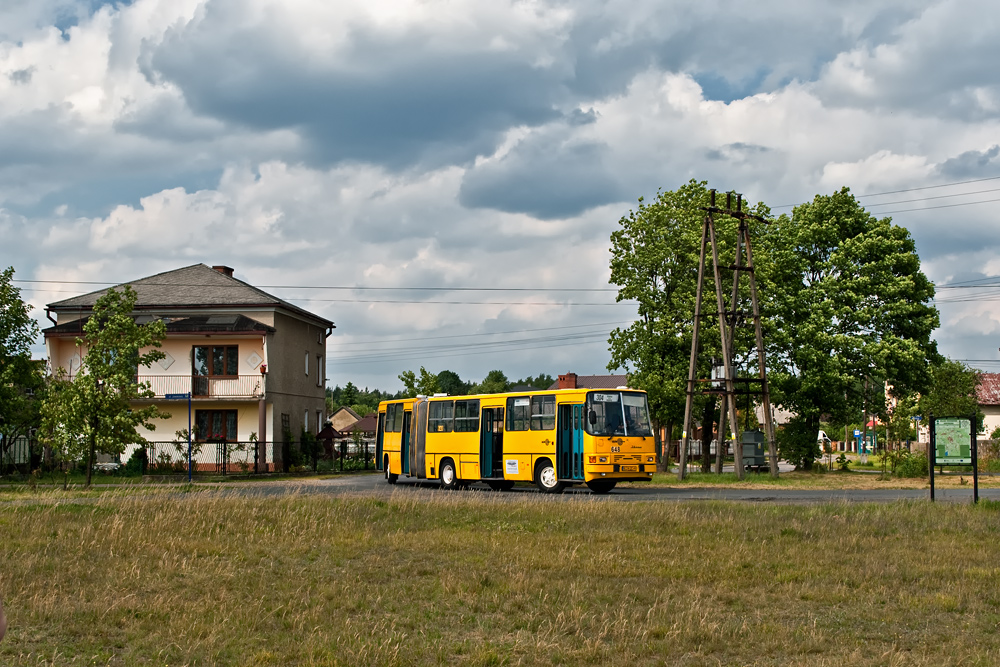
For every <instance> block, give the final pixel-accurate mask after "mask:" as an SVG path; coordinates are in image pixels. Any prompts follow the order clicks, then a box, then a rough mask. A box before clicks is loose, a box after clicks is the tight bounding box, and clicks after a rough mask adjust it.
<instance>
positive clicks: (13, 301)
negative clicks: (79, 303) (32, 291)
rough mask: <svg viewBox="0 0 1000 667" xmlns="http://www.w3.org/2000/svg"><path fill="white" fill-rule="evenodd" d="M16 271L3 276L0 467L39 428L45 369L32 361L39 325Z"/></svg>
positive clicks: (0, 302) (0, 290)
mask: <svg viewBox="0 0 1000 667" xmlns="http://www.w3.org/2000/svg"><path fill="white" fill-rule="evenodd" d="M13 280H14V268H13V267H9V268H7V269H5V270H4V271H3V272H0V467H2V466H3V464H4V461H6V460H9V457H8V454H9V452H10V448H11V447H12V446H13V444H14V442H16V441H17V440H18V438H20V437H21V436H25V435H27V434H28V433H29V431H30V429H32V428H33V427H35V426H37V425H38V414H39V413H38V411H39V402H40V398H41V391H42V388H43V386H44V376H43V373H42V370H43V367H42V365H41V364H39V363H37V362H34V361H32V360H31V344H32V342H34V340H35V338H36V337H37V336H38V324H37V323H36V322H35V321H34V320H33V319H31V315H30V311H31V306H30V305H28V304H26V303H25V302H24V301H22V300H21V290H20V289H18V288H17V287H14V285H13Z"/></svg>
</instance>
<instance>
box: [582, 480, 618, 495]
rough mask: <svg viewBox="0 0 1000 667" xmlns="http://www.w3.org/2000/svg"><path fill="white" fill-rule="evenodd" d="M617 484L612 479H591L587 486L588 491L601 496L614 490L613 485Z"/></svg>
mask: <svg viewBox="0 0 1000 667" xmlns="http://www.w3.org/2000/svg"><path fill="white" fill-rule="evenodd" d="M617 483H618V482H616V481H615V480H613V479H592V480H590V481H589V482H587V486H588V487H590V490H591V491H593V492H594V493H596V494H599V495H603V494H605V493H608V492H609V491H611V489H613V488H615V484H617Z"/></svg>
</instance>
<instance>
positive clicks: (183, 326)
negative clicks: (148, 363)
mask: <svg viewBox="0 0 1000 667" xmlns="http://www.w3.org/2000/svg"><path fill="white" fill-rule="evenodd" d="M89 319H90V317H89V316H88V317H83V318H81V319H79V320H74V321H72V322H64V323H62V324H57V325H56V326H54V327H49V328H48V329H45V330H44V331H43V332H42V333H44V334H45V335H46V336H79V335H82V334H83V327H84V325H85V324H86V323H87V320H89ZM153 319H154V317H153V316H152V315H137V316H136V317H135V321H136V324H146V323H147V322H151V321H153ZM166 325H167V335H168V336H169V335H170V334H187V333H267V332H273V331H274V330H275V329H274V327H270V326H268V325H266V324H264V323H263V322H258V321H257V320H254V319H251V318H249V317H247V316H245V315H197V316H195V317H179V318H169V319H167V320H166Z"/></svg>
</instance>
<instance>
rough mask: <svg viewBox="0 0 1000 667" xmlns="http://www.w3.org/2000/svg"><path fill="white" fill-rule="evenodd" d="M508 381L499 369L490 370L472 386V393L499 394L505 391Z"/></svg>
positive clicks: (508, 385)
mask: <svg viewBox="0 0 1000 667" xmlns="http://www.w3.org/2000/svg"><path fill="white" fill-rule="evenodd" d="M508 387H510V382H509V381H508V380H507V376H506V375H504V372H503V371H501V370H492V371H490V372H489V373H487V374H486V378H485V379H484V380H483V381H482V382H480V383H479V384H477V385H475V386H474V387H473V388H472V393H474V394H499V393H502V392H505V391H507V389H508Z"/></svg>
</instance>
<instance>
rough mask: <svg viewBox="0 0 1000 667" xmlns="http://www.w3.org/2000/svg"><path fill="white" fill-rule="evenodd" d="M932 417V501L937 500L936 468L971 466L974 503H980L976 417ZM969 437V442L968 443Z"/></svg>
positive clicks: (929, 462) (930, 465) (930, 461)
mask: <svg viewBox="0 0 1000 667" xmlns="http://www.w3.org/2000/svg"><path fill="white" fill-rule="evenodd" d="M929 417H930V428H931V447H930V450H931V451H930V460H929V461H928V464H929V467H930V476H931V477H930V482H931V501H933V500H934V468H935V467H937V466H941V467H942V468H944V467H945V466H967V465H971V466H972V502H974V503H978V502H979V451H978V449H979V448H978V445H977V443H976V415H972V416H971V417H935V416H934V415H933V414H931V415H929ZM966 435H968V438H969V439H968V440H966V439H965V438H966Z"/></svg>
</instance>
